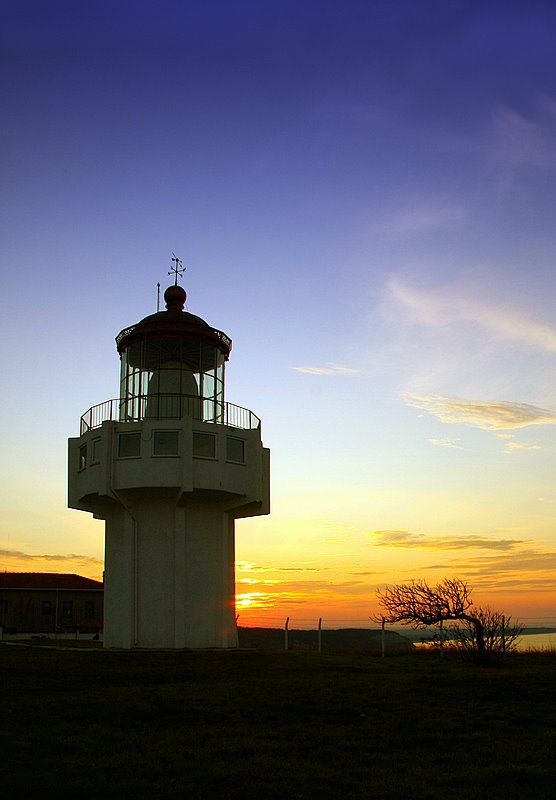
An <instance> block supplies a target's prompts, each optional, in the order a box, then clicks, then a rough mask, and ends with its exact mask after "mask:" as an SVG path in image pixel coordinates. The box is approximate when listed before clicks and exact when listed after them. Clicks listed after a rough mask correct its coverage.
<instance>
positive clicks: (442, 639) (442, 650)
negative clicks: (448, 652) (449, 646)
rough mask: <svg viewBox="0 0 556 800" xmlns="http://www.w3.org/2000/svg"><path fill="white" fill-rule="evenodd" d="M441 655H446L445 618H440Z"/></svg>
mask: <svg viewBox="0 0 556 800" xmlns="http://www.w3.org/2000/svg"><path fill="white" fill-rule="evenodd" d="M440 655H441V656H443V655H444V620H443V619H442V618H441V619H440Z"/></svg>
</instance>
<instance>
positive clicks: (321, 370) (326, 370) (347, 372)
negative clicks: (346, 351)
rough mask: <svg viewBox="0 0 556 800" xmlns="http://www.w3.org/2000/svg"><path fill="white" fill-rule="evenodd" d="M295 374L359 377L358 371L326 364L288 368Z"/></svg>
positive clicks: (341, 365) (359, 371)
mask: <svg viewBox="0 0 556 800" xmlns="http://www.w3.org/2000/svg"><path fill="white" fill-rule="evenodd" d="M290 369H293V370H294V371H295V372H303V373H304V374H306V375H332V376H336V375H344V376H347V377H349V376H354V375H359V374H360V373H361V370H360V369H354V368H353V367H346V366H344V365H343V364H327V365H326V366H318V365H312V366H309V365H307V366H301V367H290Z"/></svg>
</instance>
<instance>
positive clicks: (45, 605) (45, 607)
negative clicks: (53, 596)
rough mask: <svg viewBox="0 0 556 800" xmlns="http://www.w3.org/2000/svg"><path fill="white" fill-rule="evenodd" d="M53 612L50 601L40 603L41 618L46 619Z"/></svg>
mask: <svg viewBox="0 0 556 800" xmlns="http://www.w3.org/2000/svg"><path fill="white" fill-rule="evenodd" d="M53 610H54V607H53V605H52V600H43V601H42V602H41V614H42V615H43V617H46V616H48V615H49V614H52V612H53Z"/></svg>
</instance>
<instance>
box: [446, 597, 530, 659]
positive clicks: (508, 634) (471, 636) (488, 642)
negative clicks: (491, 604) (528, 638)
mask: <svg viewBox="0 0 556 800" xmlns="http://www.w3.org/2000/svg"><path fill="white" fill-rule="evenodd" d="M473 613H474V616H475V617H477V618H478V619H480V620H481V622H482V625H483V633H484V640H485V650H486V652H487V654H488V655H489V656H490V657H495V656H498V655H501V654H502V653H509V652H510V651H511V650H515V647H516V642H517V640H518V638H519V637H520V636H521V634H522V633H523V626H521V625H520V624H519V623H517V622H512V618H511V617H505V616H504V614H502V613H500V611H495V610H493V609H491V608H488V607H487V608H477V609H475V611H474V612H473ZM448 630H449V632H450V636H451V644H452V646H454V647H456V649H458V650H468V651H475V650H476V648H477V644H476V641H475V626H474V625H471V624H470V623H469V622H467V621H466V620H463V621H462V622H459V623H457V624H454V625H450V626H449V629H448ZM448 646H450V642H448Z"/></svg>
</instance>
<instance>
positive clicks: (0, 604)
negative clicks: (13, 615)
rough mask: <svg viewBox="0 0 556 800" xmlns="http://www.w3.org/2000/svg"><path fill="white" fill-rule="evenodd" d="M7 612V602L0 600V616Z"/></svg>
mask: <svg viewBox="0 0 556 800" xmlns="http://www.w3.org/2000/svg"><path fill="white" fill-rule="evenodd" d="M7 610H8V601H7V600H4V599H3V598H0V614H5V613H6V612H7Z"/></svg>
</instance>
